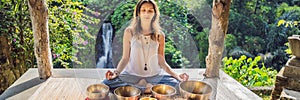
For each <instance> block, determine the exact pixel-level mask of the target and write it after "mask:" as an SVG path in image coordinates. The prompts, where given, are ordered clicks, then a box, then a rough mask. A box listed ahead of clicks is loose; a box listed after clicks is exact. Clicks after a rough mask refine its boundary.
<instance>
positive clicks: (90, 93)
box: [86, 84, 109, 100]
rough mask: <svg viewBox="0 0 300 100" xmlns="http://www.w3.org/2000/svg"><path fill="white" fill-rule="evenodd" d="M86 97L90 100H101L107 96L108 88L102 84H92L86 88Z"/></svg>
mask: <svg viewBox="0 0 300 100" xmlns="http://www.w3.org/2000/svg"><path fill="white" fill-rule="evenodd" d="M86 93H87V97H88V98H89V99H92V100H103V99H105V98H106V97H107V96H108V93H109V87H108V86H107V85H104V84H93V85H90V86H89V87H88V88H87V92H86Z"/></svg>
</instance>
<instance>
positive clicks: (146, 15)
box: [139, 3, 155, 21]
mask: <svg viewBox="0 0 300 100" xmlns="http://www.w3.org/2000/svg"><path fill="white" fill-rule="evenodd" d="M154 14H155V11H154V8H153V5H152V4H151V3H144V4H143V5H142V6H141V9H140V14H139V15H140V17H141V19H142V20H143V21H151V19H152V18H153V16H154Z"/></svg>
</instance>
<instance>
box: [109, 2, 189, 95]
mask: <svg viewBox="0 0 300 100" xmlns="http://www.w3.org/2000/svg"><path fill="white" fill-rule="evenodd" d="M133 15H134V16H133V19H132V22H131V24H130V26H128V27H127V28H126V29H125V31H124V36H123V56H122V58H121V60H120V62H119V64H118V66H117V69H116V70H115V71H114V72H110V71H108V72H107V73H106V76H107V77H106V79H105V80H104V81H103V83H104V84H106V85H108V86H109V87H110V88H111V90H113V89H115V88H117V87H119V86H126V85H133V86H136V87H138V88H140V89H142V90H143V91H144V90H146V91H144V92H149V88H150V87H151V86H152V85H155V84H167V85H171V86H173V87H177V86H178V83H179V82H180V81H186V80H188V77H189V76H188V75H187V74H185V73H183V74H180V75H178V74H177V73H175V72H174V71H172V69H171V67H170V66H169V65H168V64H167V63H166V61H165V54H164V49H165V35H164V33H163V32H162V31H161V27H160V25H159V16H160V13H159V10H158V6H157V4H156V2H155V1H154V0H140V1H139V2H138V3H137V5H136V6H135V9H134V14H133ZM165 72H166V73H165Z"/></svg>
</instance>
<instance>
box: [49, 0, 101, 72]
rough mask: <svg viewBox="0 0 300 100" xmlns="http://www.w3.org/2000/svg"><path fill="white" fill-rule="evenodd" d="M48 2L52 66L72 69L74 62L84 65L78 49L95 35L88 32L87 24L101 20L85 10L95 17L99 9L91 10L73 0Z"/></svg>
mask: <svg viewBox="0 0 300 100" xmlns="http://www.w3.org/2000/svg"><path fill="white" fill-rule="evenodd" d="M48 5H49V30H50V44H51V45H50V46H51V49H52V57H53V65H54V67H55V68H61V67H64V68H72V67H73V63H74V64H76V65H81V64H83V63H82V62H81V61H80V57H84V55H80V54H78V53H79V50H82V49H86V47H87V46H88V45H89V44H90V43H92V42H93V41H94V40H95V36H94V35H92V34H91V33H90V32H89V31H88V30H89V27H88V24H97V23H99V21H100V20H99V19H96V18H94V17H91V16H90V15H88V14H86V13H91V14H94V15H95V16H97V15H99V12H94V11H92V10H90V9H89V8H87V7H85V6H84V5H83V3H82V2H77V1H72V0H64V1H57V0H49V1H48ZM91 50H94V49H91ZM81 54H82V53H81ZM93 58H94V57H93ZM85 63H88V62H85Z"/></svg>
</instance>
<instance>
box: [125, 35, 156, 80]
mask: <svg viewBox="0 0 300 100" xmlns="http://www.w3.org/2000/svg"><path fill="white" fill-rule="evenodd" d="M130 43H131V44H130V45H131V49H130V59H129V62H128V64H127V66H126V67H125V70H124V71H126V72H128V73H129V74H131V75H136V76H141V77H150V76H154V75H157V74H159V73H161V70H162V69H161V67H160V66H159V65H158V57H159V56H158V46H159V43H158V41H154V40H152V39H151V37H150V35H149V36H144V35H141V36H140V38H139V39H138V38H137V37H132V39H131V42H130ZM145 64H147V66H146V67H147V70H144V68H145Z"/></svg>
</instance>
